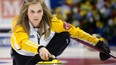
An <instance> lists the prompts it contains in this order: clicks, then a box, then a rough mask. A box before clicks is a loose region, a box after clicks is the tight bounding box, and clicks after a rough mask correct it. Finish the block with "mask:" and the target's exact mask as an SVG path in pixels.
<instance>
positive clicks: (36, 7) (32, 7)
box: [28, 3, 42, 10]
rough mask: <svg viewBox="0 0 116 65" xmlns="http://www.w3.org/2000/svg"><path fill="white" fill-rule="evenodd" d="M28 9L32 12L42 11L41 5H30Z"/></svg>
mask: <svg viewBox="0 0 116 65" xmlns="http://www.w3.org/2000/svg"><path fill="white" fill-rule="evenodd" d="M28 9H29V10H30V9H31V10H40V9H42V6H41V4H40V3H35V4H30V5H29V7H28Z"/></svg>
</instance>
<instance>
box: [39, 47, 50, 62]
mask: <svg viewBox="0 0 116 65" xmlns="http://www.w3.org/2000/svg"><path fill="white" fill-rule="evenodd" d="M39 53H40V57H41V59H43V60H49V58H51V57H52V54H50V52H49V51H48V50H47V49H46V48H45V47H42V48H40V49H39Z"/></svg>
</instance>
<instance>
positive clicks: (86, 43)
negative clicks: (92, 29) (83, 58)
mask: <svg viewBox="0 0 116 65" xmlns="http://www.w3.org/2000/svg"><path fill="white" fill-rule="evenodd" d="M72 39H75V40H76V41H78V42H80V43H82V44H84V45H86V46H88V47H90V48H93V49H95V50H97V51H99V52H102V53H105V52H104V51H102V50H100V49H99V48H97V47H95V46H93V45H92V44H90V43H88V42H85V41H83V40H80V39H78V38H72ZM105 54H107V55H110V56H111V57H112V58H114V59H116V57H115V56H114V55H112V54H111V53H109V54H108V53H105Z"/></svg>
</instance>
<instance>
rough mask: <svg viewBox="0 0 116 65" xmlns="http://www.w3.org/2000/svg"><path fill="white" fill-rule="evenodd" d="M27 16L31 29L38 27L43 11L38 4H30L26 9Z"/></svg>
mask: <svg viewBox="0 0 116 65" xmlns="http://www.w3.org/2000/svg"><path fill="white" fill-rule="evenodd" d="M27 16H28V18H29V21H30V22H31V24H32V25H33V27H39V24H40V21H41V19H42V17H43V9H42V6H41V4H40V3H36V4H31V5H29V7H28V11H27Z"/></svg>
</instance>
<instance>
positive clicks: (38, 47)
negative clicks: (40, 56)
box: [38, 45, 44, 53]
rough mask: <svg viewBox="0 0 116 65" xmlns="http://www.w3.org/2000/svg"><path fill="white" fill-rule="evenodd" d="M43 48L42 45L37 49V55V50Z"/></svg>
mask: <svg viewBox="0 0 116 65" xmlns="http://www.w3.org/2000/svg"><path fill="white" fill-rule="evenodd" d="M43 47H44V46H42V45H41V46H39V47H38V53H39V50H40V49H41V48H43Z"/></svg>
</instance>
